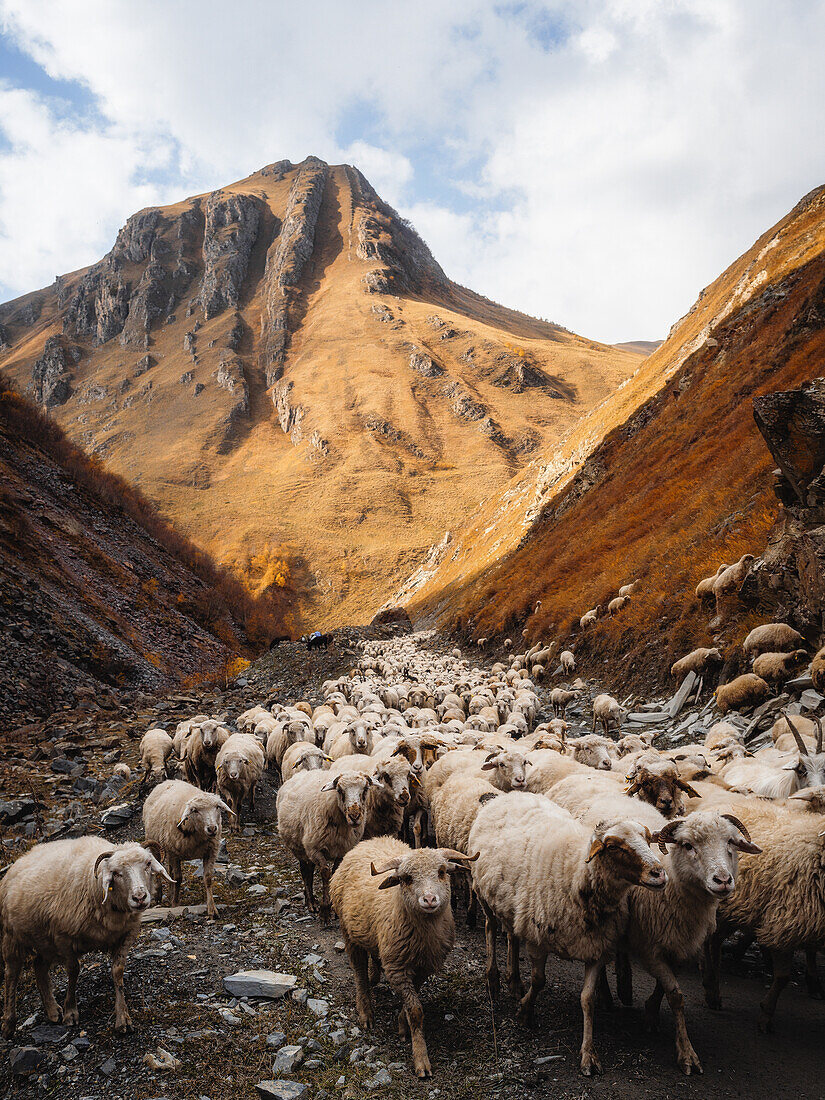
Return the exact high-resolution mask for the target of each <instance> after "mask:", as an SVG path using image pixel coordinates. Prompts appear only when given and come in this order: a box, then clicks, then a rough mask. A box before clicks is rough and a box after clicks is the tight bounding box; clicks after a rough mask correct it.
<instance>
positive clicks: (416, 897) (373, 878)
mask: <svg viewBox="0 0 825 1100" xmlns="http://www.w3.org/2000/svg"><path fill="white" fill-rule="evenodd" d="M467 862H468V857H467V856H466V855H464V854H463V853H461V852H455V851H452V850H451V849H449V848H435V849H432V848H419V849H417V850H415V851H414V850H412V849H411V848H408V847H407V845H406V844H403V843H402V842H401V841H399V840H394V839H393V838H391V837H379V838H376V839H374V840H365V841H363V842H362V843H360V844H358V845H357V847H355V848H354V849H353V850H352V851H350V852H349V853H347V854H346V855H345V856H344V858H343V859H342V861H341V865H340V867H339V868H338V869H337V871H336V872H335V874H334V875H333V876H332V880H331V882H330V896H331V898H332V903H333V906H334V908H335V912H336V913H337V914H338V918H339V920H340V921H341V932H342V935H343V937H344V942H345V944H346V947H347V954H348V955H349V960H350V964H351V966H352V969H353V973H354V975H355V996H356V1006H357V1009H358V1016H359V1019H360V1021H361V1024H362V1026H363V1027H366V1028H371V1027H372V1026H373V1005H372V994H371V989H370V987H371V985H372V984H374V982H375V980H376V979H377V976H378V975H379V974H380V973H381V971H383V973H384V977H385V978H386V980H387V984H388V985H389V986H390V988H391V989H392V990H393V992H394V993H395V994H396V995H397V996H398V997H399V998H400V999H401V1003H402V1009H401V1017H400V1021H399V1023H400V1026H401V1027H402V1028H403V1030H404V1031H406V1032H407V1033H408V1034H409V1035H410V1037H411V1040H412V1051H413V1065H414V1067H415V1072H416V1074H417V1076H419V1077H431V1076H432V1067H431V1065H430V1059H429V1055H428V1052H427V1044H426V1041H425V1038H424V1012H423V1010H422V1007H421V1001H420V999H419V993H418V991H419V989H420V987H421V984H422V983H423V982H424V981H425V980H426V979H427V978H428V977H429V976H430V975H431V974H433V973H435V972H437V971H438V970H440V969H441V967H442V966H443V964H444V960H445V959H446V957H447V955H448V954H449V952H450V950H451V949H452V946H453V943H454V942H455V923H454V921H453V912H452V908H451V906H450V878H449V873H450V871H452V870H456V869H458V868H459V867H461V866H465V865H466V863H467Z"/></svg>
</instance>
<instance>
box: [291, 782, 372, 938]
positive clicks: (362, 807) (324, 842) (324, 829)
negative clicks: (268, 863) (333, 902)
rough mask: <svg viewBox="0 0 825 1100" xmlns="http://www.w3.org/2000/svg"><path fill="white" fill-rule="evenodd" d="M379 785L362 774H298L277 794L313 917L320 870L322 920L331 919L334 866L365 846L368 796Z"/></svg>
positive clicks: (307, 904) (305, 897)
mask: <svg viewBox="0 0 825 1100" xmlns="http://www.w3.org/2000/svg"><path fill="white" fill-rule="evenodd" d="M377 785H378V780H377V779H375V777H374V776H372V775H370V774H365V773H364V772H360V771H353V772H350V771H347V772H343V773H342V774H339V775H333V776H330V775H328V774H327V773H326V772H319V771H309V772H298V774H297V775H293V776H292V778H291V779H289V780H288V781H287V782H286V783H284V784H283V786H282V787H281V789H280V790H279V791H278V799H277V804H276V808H277V812H278V832H279V834H280V836H281V840H282V841H283V842H284V844H285V845H286V847H287V848H289V850H290V851H291V852H292V854H293V855H294V856H295V858H296V859H297V860H298V865H299V867H300V869H301V878H302V880H303V884H304V899H305V901H306V907H307V909H308V910H309V911H310V912H311V913H315V912H316V911H317V910H316V905H315V897H314V895H313V890H312V885H313V879H314V877H315V868H316V867H317V868H318V870H319V872H320V875H321V882H322V890H323V896H322V900H321V918H322V919H323V920H324V921H325V922H327V921H328V920H329V917H330V903H329V880H330V878H331V877H332V872H333V868H334V865H335V862H336V861H337V860H339V859H341V858H342V857H343V856H345V855H346V853H347V852H348V851H349V850H350V848H354V847H355V845H356V844H357V843H358V842H359V841H360V840H361V838H362V837H363V835H364V828H365V825H366V804H367V792H368V790H369V788H370V786H377Z"/></svg>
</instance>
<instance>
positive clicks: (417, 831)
mask: <svg viewBox="0 0 825 1100" xmlns="http://www.w3.org/2000/svg"><path fill="white" fill-rule="evenodd" d="M425 816H426V815H425V813H424V810H416V812H415V817H414V818H413V827H412V831H413V848H421V847H422V836H423V833H424V818H425Z"/></svg>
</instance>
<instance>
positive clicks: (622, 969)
mask: <svg viewBox="0 0 825 1100" xmlns="http://www.w3.org/2000/svg"><path fill="white" fill-rule="evenodd" d="M616 992H617V993H618V995H619V1000H620V1001H621V1002H622V1004H623V1005H632V1004H633V967H632V966H631V965H630V956H629V955H628V954H627V953H626V952H625V951H619V952H618V954H617V955H616Z"/></svg>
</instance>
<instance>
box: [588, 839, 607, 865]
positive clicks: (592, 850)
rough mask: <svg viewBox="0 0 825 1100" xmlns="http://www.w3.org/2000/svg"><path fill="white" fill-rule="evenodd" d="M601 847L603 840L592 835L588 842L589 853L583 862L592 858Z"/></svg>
mask: <svg viewBox="0 0 825 1100" xmlns="http://www.w3.org/2000/svg"><path fill="white" fill-rule="evenodd" d="M603 849H604V841H603V840H600V839H599V837H597V836H594V837H593V840H592V842H591V844H590V854H589V855H588V857H587V859H586V860H585V861H584V862H585V863H589V862H590V860H591V859H594V858H595V857H596V856H597V855H598V854H599V852H601V851H602V850H603Z"/></svg>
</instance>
